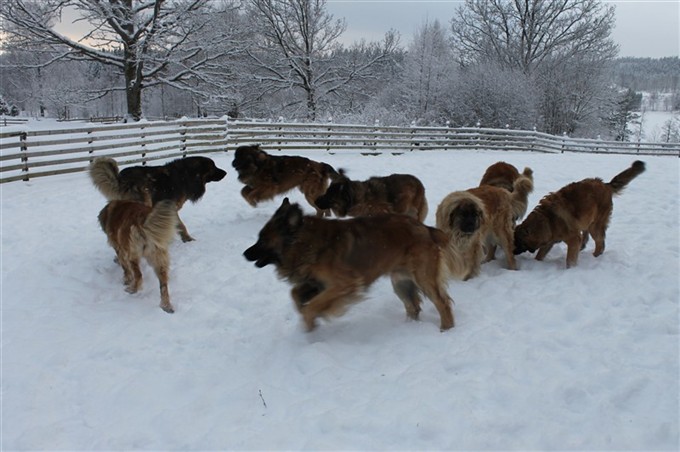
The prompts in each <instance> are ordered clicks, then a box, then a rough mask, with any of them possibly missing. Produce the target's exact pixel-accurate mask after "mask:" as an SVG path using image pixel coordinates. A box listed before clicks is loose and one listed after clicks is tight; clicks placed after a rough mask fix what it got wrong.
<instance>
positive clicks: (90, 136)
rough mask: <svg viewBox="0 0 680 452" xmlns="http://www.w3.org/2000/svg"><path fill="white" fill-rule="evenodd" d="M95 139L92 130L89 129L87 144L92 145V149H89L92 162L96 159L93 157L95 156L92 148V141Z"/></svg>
mask: <svg viewBox="0 0 680 452" xmlns="http://www.w3.org/2000/svg"><path fill="white" fill-rule="evenodd" d="M93 141H94V140H92V130H88V131H87V145H88V146H90V150H89V151H87V153H88V155H90V163H92V161H93V160H94V159H93V158H92V157H93V155H92V154H94V151H93V150H92V142H93Z"/></svg>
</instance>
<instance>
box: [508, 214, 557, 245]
mask: <svg viewBox="0 0 680 452" xmlns="http://www.w3.org/2000/svg"><path fill="white" fill-rule="evenodd" d="M551 237H552V232H551V229H550V222H549V221H548V220H547V218H545V217H544V216H543V215H541V214H540V213H538V212H537V211H535V210H534V211H533V212H531V213H530V214H529V216H528V217H527V218H526V219H525V220H524V221H523V222H522V224H520V225H519V226H517V227H516V228H515V250H514V254H522V253H524V252H525V251H528V252H530V253H533V252H535V251H536V250H537V249H539V248H541V247H542V246H544V245H547V244H548V243H550V242H551V241H552V240H551Z"/></svg>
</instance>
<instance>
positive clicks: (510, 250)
mask: <svg viewBox="0 0 680 452" xmlns="http://www.w3.org/2000/svg"><path fill="white" fill-rule="evenodd" d="M527 174H528V175H527ZM532 174H533V172H532V171H531V169H530V168H525V170H524V174H522V175H520V176H519V177H518V178H517V179H515V182H514V183H513V187H512V192H509V191H508V190H506V189H504V188H500V187H494V186H493V185H482V186H481V187H477V188H471V189H469V190H468V193H470V194H472V195H474V196H476V197H477V198H479V199H480V200H481V201H482V203H483V204H484V212H485V213H486V221H484V222H483V224H482V231H481V235H482V240H483V245H484V248H485V250H486V258H485V261H490V260H493V259H494V258H495V255H496V247H497V246H498V245H500V246H501V248H503V252H504V253H505V258H506V260H507V263H508V268H509V269H511V270H517V263H516V261H515V255H514V249H515V246H514V229H515V221H516V220H517V218H518V215H523V214H524V212H526V210H527V203H528V200H529V193H531V192H532V191H533V190H534V183H533V177H532ZM473 273H479V270H476V271H473Z"/></svg>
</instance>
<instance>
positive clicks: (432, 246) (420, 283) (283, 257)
mask: <svg viewBox="0 0 680 452" xmlns="http://www.w3.org/2000/svg"><path fill="white" fill-rule="evenodd" d="M446 243H447V237H446V236H445V234H443V233H442V232H441V231H439V230H437V229H434V228H431V227H428V226H425V225H423V224H422V223H420V222H419V221H417V220H415V219H414V218H411V217H408V216H406V215H396V214H384V215H376V216H371V217H359V218H352V219H348V220H338V219H324V218H318V217H314V216H304V215H303V212H302V210H301V209H300V206H299V205H297V204H290V202H289V201H288V198H286V199H284V201H283V203H282V204H281V206H280V207H279V209H278V210H277V211H276V213H275V214H274V215H273V216H272V218H271V219H270V220H269V221H268V222H267V224H266V225H265V226H264V227H263V228H262V230H261V231H260V233H259V237H258V240H257V242H256V243H255V244H254V245H253V246H251V247H250V248H248V249H247V250H246V251H245V252H244V253H243V255H244V256H245V258H246V259H248V260H249V261H254V262H255V265H256V266H257V267H264V266H266V265H268V264H274V265H275V266H276V269H277V272H278V274H279V276H280V277H281V278H284V279H286V280H288V281H289V282H290V283H292V284H293V289H292V291H291V295H292V298H293V300H294V301H295V305H296V307H297V309H298V310H299V312H300V314H301V315H302V318H303V320H304V322H305V325H306V327H307V329H308V330H310V331H311V330H312V329H314V328H315V326H316V319H317V318H318V317H325V318H327V317H330V316H338V315H341V314H342V313H344V312H345V310H346V309H347V308H348V307H349V305H350V304H352V303H356V302H358V301H360V299H361V297H362V294H363V293H364V292H365V291H366V289H367V288H368V287H369V286H370V285H371V284H372V283H373V282H374V281H375V280H376V279H378V278H379V277H380V276H382V275H390V277H391V280H392V286H393V288H394V291H395V292H396V294H397V296H398V297H399V298H400V299H401V301H402V302H403V303H404V307H405V308H406V313H407V315H408V317H410V318H412V319H417V318H418V314H419V313H420V310H421V306H420V305H421V298H420V293H423V294H424V295H425V296H426V297H427V298H429V299H430V300H431V301H432V303H433V304H434V305H435V307H436V308H437V311H438V312H439V316H440V320H441V324H440V327H441V329H442V330H446V329H449V328H451V327H453V326H454V317H453V310H452V307H451V304H452V301H451V298H450V297H449V295H448V293H447V291H446V267H445V264H444V261H443V258H444V257H443V248H444V247H445V246H446Z"/></svg>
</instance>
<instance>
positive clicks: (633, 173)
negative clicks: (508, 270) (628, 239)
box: [515, 160, 645, 268]
mask: <svg viewBox="0 0 680 452" xmlns="http://www.w3.org/2000/svg"><path fill="white" fill-rule="evenodd" d="M644 171H645V164H644V162H641V161H639V160H638V161H635V162H633V165H632V166H631V167H630V168H628V169H627V170H625V171H623V172H621V173H620V174H618V175H616V176H615V177H614V178H613V179H612V180H611V181H610V182H609V183H604V182H603V181H602V179H595V178H593V179H584V180H582V181H580V182H573V183H571V184H569V185H567V186H566V187H563V188H561V189H560V190H559V191H557V192H555V193H550V194H548V195H546V196H545V197H544V198H543V199H541V201H540V203H539V204H538V206H536V208H534V210H533V211H532V212H531V213H530V214H529V216H527V218H526V220H524V221H523V222H522V224H520V225H519V226H517V228H516V229H515V254H520V253H523V252H525V251H529V252H531V253H533V252H534V251H536V250H538V254H536V259H537V260H539V261H540V260H543V259H544V258H545V256H546V255H547V254H548V252H549V251H550V249H551V248H552V247H553V245H554V244H555V243H558V242H566V244H567V268H569V267H573V266H574V265H576V263H577V261H578V253H579V251H580V250H582V249H583V248H584V247H585V245H586V243H587V241H588V235H589V234H590V235H592V236H593V239H594V240H595V252H594V253H593V256H595V257H597V256H599V255H601V254H602V253H603V252H604V239H605V235H606V231H607V226H608V225H609V219H610V217H611V214H612V209H613V202H612V197H613V195H618V194H620V193H621V191H622V190H623V189H624V188H625V187H626V186H627V185H628V183H629V182H630V181H632V180H633V179H635V178H636V177H637V176H638V175H640V174H642V173H643V172H644Z"/></svg>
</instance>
